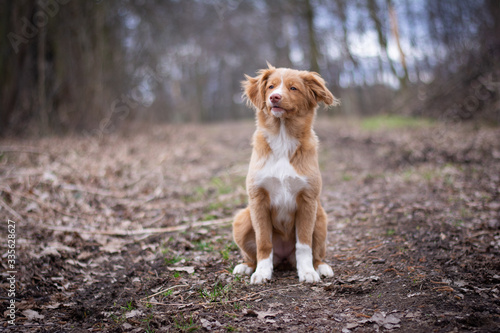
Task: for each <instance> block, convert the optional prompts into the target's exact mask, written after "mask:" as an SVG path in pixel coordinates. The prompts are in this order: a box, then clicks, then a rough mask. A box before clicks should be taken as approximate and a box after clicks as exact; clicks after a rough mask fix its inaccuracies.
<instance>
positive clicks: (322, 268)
mask: <svg viewBox="0 0 500 333" xmlns="http://www.w3.org/2000/svg"><path fill="white" fill-rule="evenodd" d="M316 273H318V275H319V276H326V277H332V276H333V270H332V268H331V267H330V266H329V265H327V264H321V265H319V266H318V269H316Z"/></svg>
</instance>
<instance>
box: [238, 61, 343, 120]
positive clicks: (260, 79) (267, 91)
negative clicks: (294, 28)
mask: <svg viewBox="0 0 500 333" xmlns="http://www.w3.org/2000/svg"><path fill="white" fill-rule="evenodd" d="M268 67H269V68H267V69H261V70H260V71H258V72H257V73H258V75H257V76H256V77H251V76H248V75H245V78H246V80H244V81H243V82H242V86H243V89H244V96H245V97H246V99H247V101H248V102H249V103H251V104H253V105H254V106H255V107H256V108H257V112H264V113H265V114H266V115H267V116H274V117H277V118H291V117H294V116H301V115H306V114H311V113H312V114H314V111H315V110H316V107H317V106H318V103H319V102H323V103H325V104H327V105H336V104H338V100H337V99H336V98H335V97H334V96H333V94H332V93H331V92H330V91H329V90H328V88H326V86H325V81H324V80H323V79H322V78H321V76H319V74H318V73H315V72H308V71H298V70H295V69H289V68H275V67H273V66H271V65H270V64H268Z"/></svg>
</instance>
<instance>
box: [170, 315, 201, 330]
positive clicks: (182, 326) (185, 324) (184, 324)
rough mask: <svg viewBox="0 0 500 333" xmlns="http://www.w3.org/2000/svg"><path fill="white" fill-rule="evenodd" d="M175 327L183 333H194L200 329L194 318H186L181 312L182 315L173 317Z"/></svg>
mask: <svg viewBox="0 0 500 333" xmlns="http://www.w3.org/2000/svg"><path fill="white" fill-rule="evenodd" d="M173 321H174V327H175V328H176V329H178V330H180V331H181V332H193V331H196V330H197V329H199V326H197V325H196V323H195V321H194V319H193V317H192V316H190V317H189V318H184V314H183V313H182V312H181V313H180V315H178V316H176V317H173Z"/></svg>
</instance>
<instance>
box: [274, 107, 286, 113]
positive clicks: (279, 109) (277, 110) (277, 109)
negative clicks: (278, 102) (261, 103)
mask: <svg viewBox="0 0 500 333" xmlns="http://www.w3.org/2000/svg"><path fill="white" fill-rule="evenodd" d="M271 111H273V112H287V110H285V109H283V108H280V107H279V106H273V107H272V108H271Z"/></svg>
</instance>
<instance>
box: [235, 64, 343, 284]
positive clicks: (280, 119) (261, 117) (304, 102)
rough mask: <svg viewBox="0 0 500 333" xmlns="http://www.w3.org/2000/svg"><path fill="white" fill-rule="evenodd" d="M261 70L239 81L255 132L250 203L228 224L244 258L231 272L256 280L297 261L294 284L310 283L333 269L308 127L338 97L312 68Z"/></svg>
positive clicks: (315, 144)
mask: <svg viewBox="0 0 500 333" xmlns="http://www.w3.org/2000/svg"><path fill="white" fill-rule="evenodd" d="M268 67H269V68H268V69H263V70H260V71H259V72H258V74H259V75H258V76H256V77H250V76H247V75H245V78H246V80H245V81H243V83H242V85H243V88H244V95H245V97H246V98H247V101H248V102H249V104H250V103H251V104H252V105H253V106H255V109H256V113H257V115H256V118H257V129H256V131H255V133H254V135H253V151H252V157H251V160H250V167H249V170H248V175H247V180H246V186H247V192H248V198H249V199H248V201H249V205H248V207H247V208H246V209H243V210H242V211H240V212H239V213H238V214H237V215H236V217H235V220H234V223H233V236H234V240H235V242H236V244H238V246H239V247H240V249H241V251H242V253H243V257H244V260H245V262H244V263H243V264H239V265H237V266H236V267H235V268H234V270H233V273H234V274H248V275H249V274H251V273H252V272H254V271H255V272H254V273H253V274H252V277H251V279H250V281H251V283H263V282H266V281H267V280H270V279H271V276H272V272H273V266H274V265H277V264H278V263H280V262H282V261H285V260H286V261H288V262H289V263H291V264H292V265H296V267H297V272H298V275H299V281H301V282H302V281H305V282H317V281H319V280H320V276H322V275H323V276H327V277H330V276H333V271H332V269H331V268H330V266H328V265H327V264H325V263H324V262H323V259H324V257H325V252H326V233H327V217H326V213H325V211H324V210H323V207H322V206H321V203H320V200H319V195H320V192H321V175H320V172H319V166H318V153H317V147H318V138H317V137H316V134H315V133H314V131H313V129H312V126H313V122H314V118H315V114H316V109H317V106H318V103H319V102H324V103H325V104H327V105H333V104H337V102H338V101H337V100H336V99H335V97H334V96H333V95H332V93H331V92H330V91H329V90H328V89H327V88H326V87H325V81H324V80H323V79H322V78H321V77H320V76H319V75H318V74H317V73H313V72H307V71H298V70H293V69H288V68H275V67H273V66H271V65H269V64H268Z"/></svg>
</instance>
